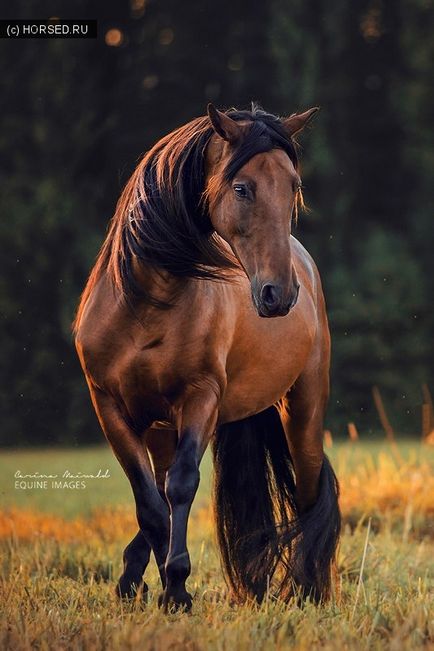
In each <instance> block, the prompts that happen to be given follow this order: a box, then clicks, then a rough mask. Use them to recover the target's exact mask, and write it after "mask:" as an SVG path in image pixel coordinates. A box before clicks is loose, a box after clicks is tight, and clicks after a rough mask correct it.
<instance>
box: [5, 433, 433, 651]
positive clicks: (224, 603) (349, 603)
mask: <svg viewBox="0 0 434 651" xmlns="http://www.w3.org/2000/svg"><path fill="white" fill-rule="evenodd" d="M329 455H330V457H331V458H332V461H333V464H334V467H335V469H336V472H337V474H338V477H339V479H340V482H341V492H342V497H341V507H342V511H343V516H344V529H343V536H342V542H341V546H340V551H339V572H340V584H341V597H340V600H339V601H338V602H336V601H334V602H331V603H330V604H328V605H326V606H321V607H315V606H314V605H312V604H310V603H307V604H306V605H305V606H304V607H303V608H299V607H297V606H296V605H295V604H289V605H284V604H282V603H279V602H275V601H273V599H272V598H269V599H268V600H266V601H265V603H263V604H262V605H261V606H257V605H256V606H255V605H247V606H242V607H233V606H231V605H230V603H229V600H228V599H227V595H226V589H225V585H224V582H223V579H222V575H221V572H220V568H219V561H218V556H217V552H216V547H215V543H214V532H213V525H212V518H211V507H210V498H209V490H210V476H211V463H210V459H209V457H206V458H205V460H204V462H203V466H202V482H201V487H200V490H199V493H198V496H197V499H196V503H195V505H194V509H193V512H192V516H191V521H190V527H189V546H190V552H191V557H192V562H193V571H192V575H191V577H190V580H189V589H190V592H193V593H194V594H195V602H194V606H193V611H192V613H191V614H189V615H186V614H183V613H178V614H175V615H169V616H164V615H163V614H162V613H161V612H160V611H159V610H158V608H157V606H156V603H155V601H156V596H157V595H158V592H159V587H158V582H157V573H156V568H155V567H154V565H150V567H149V569H148V573H147V582H148V584H149V586H150V588H151V601H150V603H149V605H148V606H147V607H146V608H144V609H143V608H142V607H141V606H140V604H139V603H133V604H129V605H125V604H121V603H119V602H118V601H117V600H116V599H115V597H114V591H113V589H114V584H115V580H116V579H117V578H118V576H119V574H120V572H121V558H122V550H123V547H124V546H125V545H126V544H127V543H128V542H129V540H130V538H131V537H132V536H133V535H134V534H135V532H136V528H137V527H136V524H135V517H134V505H133V500H132V496H131V494H130V488H129V485H128V482H127V480H126V479H125V477H124V475H123V472H122V470H121V469H120V468H119V467H118V465H117V462H116V460H115V459H114V457H113V456H112V454H111V452H110V451H109V450H108V449H106V448H93V449H86V450H55V451H25V452H24V451H7V452H5V451H3V452H2V453H1V459H0V495H1V505H2V507H1V508H2V510H1V512H0V547H1V559H2V560H1V575H0V649H1V650H5V651H6V650H9V649H10V650H14V651H20V650H22V649H41V650H43V649H56V650H63V649H65V650H68V651H69V650H79V649H80V650H81V649H86V650H87V649H92V650H100V649H101V650H102V649H146V650H152V651H166V650H169V651H178V650H181V649H182V650H184V649H185V650H188V651H199V650H202V649H204V650H205V649H211V650H222V651H223V650H225V651H232V650H238V649H239V650H241V651H251V650H258V651H259V650H261V651H262V650H263V649H264V650H268V649H278V650H280V649H303V650H304V649H305V650H306V651H307V650H310V649H330V650H333V651H334V650H336V649H338V650H340V649H394V650H398V649H408V650H414V649H434V472H433V470H434V450H433V449H432V448H431V449H430V448H428V447H427V446H418V445H417V444H415V443H413V444H411V443H402V444H399V445H398V447H397V448H396V449H393V448H390V447H388V446H387V445H386V444H362V443H356V444H350V443H346V444H340V445H337V446H334V447H333V448H332V449H331V450H329ZM99 469H101V471H102V472H104V471H106V470H108V472H109V475H110V477H108V478H100V479H86V480H84V481H85V484H86V487H85V488H72V487H68V488H52V487H51V481H53V480H51V479H50V480H48V486H47V488H37V489H36V488H34V489H30V488H28V489H24V488H19V487H17V488H16V487H15V482H16V481H24V480H17V479H16V477H15V474H16V473H17V472H18V471H20V473H21V474H22V475H26V474H30V475H32V474H35V473H40V474H50V475H55V474H57V475H63V473H64V472H65V471H68V472H70V473H72V474H75V475H76V474H78V473H83V474H89V473H92V474H96V472H97V471H98V470H99ZM25 481H35V480H34V479H26V480H25ZM70 481H71V480H70ZM74 481H77V480H74ZM364 550H366V554H365V557H364ZM363 558H364V561H363ZM361 568H362V572H361Z"/></svg>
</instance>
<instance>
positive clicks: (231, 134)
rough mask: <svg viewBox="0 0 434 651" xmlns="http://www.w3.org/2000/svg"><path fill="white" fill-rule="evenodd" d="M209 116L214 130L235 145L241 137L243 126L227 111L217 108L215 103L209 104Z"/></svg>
mask: <svg viewBox="0 0 434 651" xmlns="http://www.w3.org/2000/svg"><path fill="white" fill-rule="evenodd" d="M207 112H208V117H209V119H210V121H211V124H212V127H213V129H214V131H215V132H216V133H217V134H218V135H219V136H220V138H223V140H226V141H227V142H229V143H230V144H231V145H234V144H235V143H236V142H237V141H238V140H239V139H240V138H241V128H240V126H239V125H238V124H237V123H236V122H235V120H232V118H230V117H229V116H228V115H226V113H222V112H221V111H219V110H217V109H216V107H215V106H214V105H213V104H208V107H207Z"/></svg>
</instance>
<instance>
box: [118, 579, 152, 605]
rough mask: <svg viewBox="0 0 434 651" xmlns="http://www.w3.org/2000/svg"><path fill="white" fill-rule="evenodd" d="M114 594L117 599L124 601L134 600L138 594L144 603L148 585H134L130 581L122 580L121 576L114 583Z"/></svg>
mask: <svg viewBox="0 0 434 651" xmlns="http://www.w3.org/2000/svg"><path fill="white" fill-rule="evenodd" d="M115 594H116V596H117V597H118V599H122V600H124V601H135V600H136V598H137V595H138V594H139V595H140V599H141V601H142V602H143V603H144V604H147V603H148V586H147V584H146V583H140V584H139V585H136V584H135V583H133V582H131V581H126V580H122V578H121V579H119V581H118V583H117V585H116V588H115Z"/></svg>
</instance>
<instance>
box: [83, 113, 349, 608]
mask: <svg viewBox="0 0 434 651" xmlns="http://www.w3.org/2000/svg"><path fill="white" fill-rule="evenodd" d="M315 111H316V109H315V108H313V109H310V110H308V111H306V112H304V113H300V114H293V115H291V116H290V117H288V118H286V119H281V118H278V117H276V116H274V115H272V114H270V113H266V112H265V111H263V110H262V109H260V108H259V107H256V106H252V110H251V111H238V110H235V109H231V110H229V111H227V112H222V111H219V110H217V109H216V108H215V107H214V106H213V105H211V104H210V105H209V106H208V112H207V115H206V116H204V117H199V118H196V119H194V120H192V121H191V122H189V123H188V124H186V125H184V126H181V127H180V128H178V129H176V130H175V131H173V132H172V133H170V134H169V135H166V136H165V137H163V138H162V139H161V140H160V141H159V142H157V144H156V145H155V146H154V147H153V148H152V149H151V150H150V151H149V152H148V153H146V154H145V156H144V157H143V159H142V160H141V162H140V163H139V164H138V166H137V168H136V170H135V171H134V173H133V175H132V176H131V178H130V180H129V181H128V183H127V185H126V187H125V189H124V191H123V192H122V195H121V197H120V199H119V202H118V204H117V207H116V211H115V214H114V217H113V219H112V221H111V225H110V228H109V231H108V234H107V237H106V239H105V241H104V244H103V245H102V248H101V251H100V253H99V256H98V258H97V261H96V263H95V266H94V268H93V270H92V272H91V274H90V277H89V280H88V282H87V285H86V287H85V289H84V292H83V295H82V297H81V302H80V305H79V308H78V312H77V316H76V320H75V324H74V331H75V343H76V348H77V351H78V355H79V358H80V362H81V365H82V368H83V371H84V374H85V377H86V380H87V383H88V386H89V390H90V394H91V398H92V402H93V405H94V408H95V411H96V413H97V416H98V419H99V422H100V424H101V427H102V429H103V431H104V433H105V436H106V438H107V440H108V441H109V443H110V445H111V447H112V449H113V452H114V454H115V455H116V457H117V459H118V460H119V462H120V464H121V466H122V468H123V469H124V471H125V473H126V475H127V476H128V479H129V481H130V483H131V487H132V491H133V494H134V498H135V503H136V512H137V520H138V525H139V530H138V532H137V534H136V536H135V537H134V538H133V540H132V541H131V542H130V543H129V545H128V546H127V547H126V549H125V551H124V556H123V560H124V570H123V574H122V576H121V577H120V579H119V582H118V584H117V588H116V589H117V593H118V595H119V596H120V597H126V598H131V597H134V595H135V594H136V593H137V591H138V590H139V589H140V590H141V591H142V593H143V595H144V596H145V597H146V593H147V590H148V587H147V585H146V583H144V582H143V574H144V571H145V569H146V567H147V565H148V562H149V559H150V553H151V551H152V552H153V554H154V556H155V559H156V562H157V565H158V569H159V574H160V578H161V583H162V586H163V592H162V594H161V595H160V598H159V604H160V606H162V607H163V608H164V609H165V610H166V611H167V610H168V609H169V608H170V609H171V608H174V609H176V608H185V609H186V610H188V609H190V607H191V604H192V597H191V595H190V594H189V593H188V592H187V590H186V585H185V583H186V579H187V578H188V576H189V574H190V571H191V564H190V557H189V553H188V550H187V524H188V518H189V512H190V508H191V505H192V502H193V499H194V496H195V493H196V490H197V488H198V484H199V464H200V461H201V458H202V456H203V454H204V452H205V450H206V448H207V446H208V444H209V443H211V444H212V448H213V455H214V468H215V487H214V502H215V513H216V527H217V537H218V541H219V546H220V551H221V557H222V566H223V570H224V573H225V577H226V580H227V583H228V585H229V588H230V591H231V595H232V597H233V598H235V599H238V600H239V601H246V600H249V599H256V600H258V601H259V602H260V601H261V600H262V599H263V598H264V595H266V594H270V591H272V592H273V594H275V595H277V596H278V597H279V598H282V599H285V600H288V599H289V598H290V597H291V596H292V595H293V594H294V590H298V591H299V594H300V593H301V594H304V595H310V596H311V597H312V598H313V599H314V600H316V601H321V600H323V599H326V598H327V597H328V596H329V595H330V591H331V572H332V567H333V563H334V559H335V554H336V547H337V543H338V539H339V531H340V515H339V507H338V483H337V480H336V477H335V475H334V472H333V470H332V467H331V465H330V462H329V461H328V459H327V457H326V456H325V455H324V452H323V418H324V411H325V408H326V403H327V399H328V392H329V362H330V336H329V330H328V325H327V316H326V309H325V302H324V297H323V292H322V289H321V282H320V278H319V274H318V271H317V268H316V266H315V264H314V262H313V260H312V258H311V257H310V256H309V254H308V253H307V251H306V250H305V249H304V248H303V246H302V245H301V244H300V243H299V242H298V241H297V240H296V239H295V238H294V237H293V236H292V235H291V225H292V221H293V220H294V219H295V217H296V212H297V207H298V205H299V204H300V203H301V202H302V196H301V189H300V188H301V179H300V171H299V163H298V157H297V150H296V145H295V141H294V135H295V134H296V133H298V132H299V131H301V129H303V127H304V126H305V125H306V123H307V122H308V121H309V120H310V119H311V117H312V116H313V114H314V113H315Z"/></svg>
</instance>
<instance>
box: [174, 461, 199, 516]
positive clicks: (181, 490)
mask: <svg viewBox="0 0 434 651" xmlns="http://www.w3.org/2000/svg"><path fill="white" fill-rule="evenodd" d="M199 481H200V472H199V467H198V465H197V462H196V460H195V459H194V458H184V459H179V460H178V461H177V462H176V463H175V464H174V465H173V466H172V468H171V469H170V470H169V471H168V473H167V479H166V496H167V499H168V500H169V502H170V504H171V506H172V508H173V507H174V506H181V505H184V504H189V503H190V502H192V501H193V498H194V496H195V494H196V491H197V488H198V486H199Z"/></svg>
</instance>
